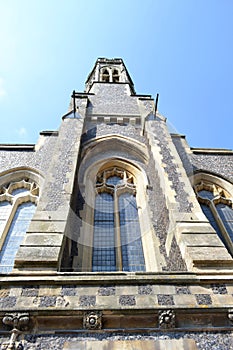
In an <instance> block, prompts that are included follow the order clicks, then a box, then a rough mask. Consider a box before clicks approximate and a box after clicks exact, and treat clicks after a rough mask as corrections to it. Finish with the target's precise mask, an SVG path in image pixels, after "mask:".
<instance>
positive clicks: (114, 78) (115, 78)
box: [112, 69, 120, 83]
mask: <svg viewBox="0 0 233 350" xmlns="http://www.w3.org/2000/svg"><path fill="white" fill-rule="evenodd" d="M112 81H113V83H118V82H119V81H120V75H119V72H118V69H113V72H112Z"/></svg>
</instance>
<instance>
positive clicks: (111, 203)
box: [92, 168, 145, 271]
mask: <svg viewBox="0 0 233 350" xmlns="http://www.w3.org/2000/svg"><path fill="white" fill-rule="evenodd" d="M135 196H136V186H135V184H134V178H133V176H132V175H131V174H130V173H129V172H128V171H125V170H123V169H119V168H111V169H107V170H104V171H103V172H102V173H100V174H98V176H97V181H96V199H95V210H94V233H93V249H92V271H145V260H144V255H143V247H142V240H141V231H140V224H139V217H138V209H137V203H136V197H135Z"/></svg>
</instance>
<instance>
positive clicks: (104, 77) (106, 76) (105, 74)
mask: <svg viewBox="0 0 233 350" xmlns="http://www.w3.org/2000/svg"><path fill="white" fill-rule="evenodd" d="M102 81H104V82H105V83H108V82H109V81H110V75H109V71H108V70H107V69H104V70H103V72H102Z"/></svg>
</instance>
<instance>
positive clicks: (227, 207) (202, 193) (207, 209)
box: [195, 181, 233, 254]
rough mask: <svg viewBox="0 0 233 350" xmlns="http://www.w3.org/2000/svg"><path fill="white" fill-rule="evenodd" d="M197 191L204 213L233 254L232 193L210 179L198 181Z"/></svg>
mask: <svg viewBox="0 0 233 350" xmlns="http://www.w3.org/2000/svg"><path fill="white" fill-rule="evenodd" d="M195 191H196V194H197V198H198V201H199V203H200V205H201V208H202V211H203V213H204V214H205V216H206V217H207V219H208V220H209V222H210V224H211V225H212V226H213V228H214V229H215V231H216V232H217V234H218V236H219V238H220V239H221V240H222V242H223V243H224V244H225V245H226V247H227V248H228V250H229V251H230V253H231V254H233V201H232V197H231V195H230V193H229V192H228V191H226V190H225V189H224V188H222V187H221V186H219V185H217V184H214V183H211V182H208V181H201V182H200V183H198V184H197V185H196V186H195Z"/></svg>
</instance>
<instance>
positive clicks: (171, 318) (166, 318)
mask: <svg viewBox="0 0 233 350" xmlns="http://www.w3.org/2000/svg"><path fill="white" fill-rule="evenodd" d="M174 327H175V312H174V310H160V311H159V328H163V329H168V328H174Z"/></svg>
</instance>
